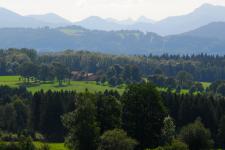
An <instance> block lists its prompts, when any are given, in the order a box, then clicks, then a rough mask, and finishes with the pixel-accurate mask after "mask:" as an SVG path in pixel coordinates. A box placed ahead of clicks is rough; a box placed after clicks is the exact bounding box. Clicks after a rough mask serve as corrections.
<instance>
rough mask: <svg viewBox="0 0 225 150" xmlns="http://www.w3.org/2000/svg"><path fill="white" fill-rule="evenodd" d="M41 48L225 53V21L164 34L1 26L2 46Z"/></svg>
mask: <svg viewBox="0 0 225 150" xmlns="http://www.w3.org/2000/svg"><path fill="white" fill-rule="evenodd" d="M12 47H15V48H34V49H37V50H39V51H59V50H65V49H75V50H90V51H98V52H104V53H113V54H150V53H153V54H162V53H168V54H199V53H208V54H223V55H224V54H225V23H224V22H214V23H211V24H208V25H206V26H203V27H200V28H198V29H195V30H192V31H190V32H186V33H182V34H177V35H171V36H160V35H158V34H155V33H150V32H149V33H143V32H140V31H125V30H124V31H99V30H88V29H85V28H82V27H79V26H70V27H60V28H36V29H34V28H33V29H32V28H1V29H0V48H12Z"/></svg>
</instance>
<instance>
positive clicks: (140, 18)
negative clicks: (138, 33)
mask: <svg viewBox="0 0 225 150" xmlns="http://www.w3.org/2000/svg"><path fill="white" fill-rule="evenodd" d="M137 22H140V23H154V22H155V21H154V20H152V19H149V18H147V17H145V16H140V17H139V18H138V19H137Z"/></svg>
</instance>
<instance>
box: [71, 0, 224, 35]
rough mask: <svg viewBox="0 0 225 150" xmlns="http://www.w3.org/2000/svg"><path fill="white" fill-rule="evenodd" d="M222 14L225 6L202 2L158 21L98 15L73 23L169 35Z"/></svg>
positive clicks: (89, 27) (215, 19)
mask: <svg viewBox="0 0 225 150" xmlns="http://www.w3.org/2000/svg"><path fill="white" fill-rule="evenodd" d="M224 14H225V7H222V6H216V5H211V4H204V5H202V6H201V7H199V8H197V9H195V10H194V11H193V12H192V13H190V14H187V15H183V16H175V17H168V18H166V19H163V20H161V21H158V22H154V21H152V20H149V21H140V20H148V19H146V18H143V17H142V18H140V19H139V20H138V21H136V22H133V23H130V24H120V23H118V22H111V21H109V20H106V19H102V18H99V17H89V18H87V19H85V20H82V21H80V22H77V23H75V24H76V25H80V26H82V27H85V28H87V29H91V30H93V29H97V30H104V31H111V30H140V31H143V32H155V33H157V34H160V35H171V34H180V33H183V32H187V31H190V30H193V29H196V28H199V27H201V26H204V25H207V24H209V23H212V22H218V21H225V15H224Z"/></svg>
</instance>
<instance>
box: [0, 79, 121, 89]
mask: <svg viewBox="0 0 225 150" xmlns="http://www.w3.org/2000/svg"><path fill="white" fill-rule="evenodd" d="M0 85H7V86H10V87H19V86H20V85H25V84H24V82H23V81H21V80H20V77H19V76H0ZM26 87H27V89H28V91H30V92H32V93H34V92H36V91H40V90H44V91H48V90H52V91H61V90H63V91H77V92H84V91H86V89H87V90H88V91H90V92H100V91H101V92H103V91H105V90H118V91H119V92H120V93H122V92H123V91H124V89H125V87H124V86H123V87H119V88H115V87H111V86H109V85H107V84H105V85H98V84H97V83H96V82H95V81H71V82H70V84H68V83H64V84H63V86H59V85H58V82H56V81H55V82H45V83H44V82H37V83H35V82H31V83H29V84H26Z"/></svg>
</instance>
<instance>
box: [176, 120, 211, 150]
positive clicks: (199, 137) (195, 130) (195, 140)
mask: <svg viewBox="0 0 225 150" xmlns="http://www.w3.org/2000/svg"><path fill="white" fill-rule="evenodd" d="M180 138H181V140H182V141H184V142H185V143H186V144H187V145H188V147H189V149H190V150H203V149H204V150H209V149H211V148H212V146H213V140H212V139H211V134H210V131H209V130H208V129H206V128H205V127H204V125H203V124H202V122H201V120H199V119H197V120H196V121H195V122H194V123H191V124H189V125H187V126H185V127H183V128H182V129H181V132H180Z"/></svg>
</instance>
